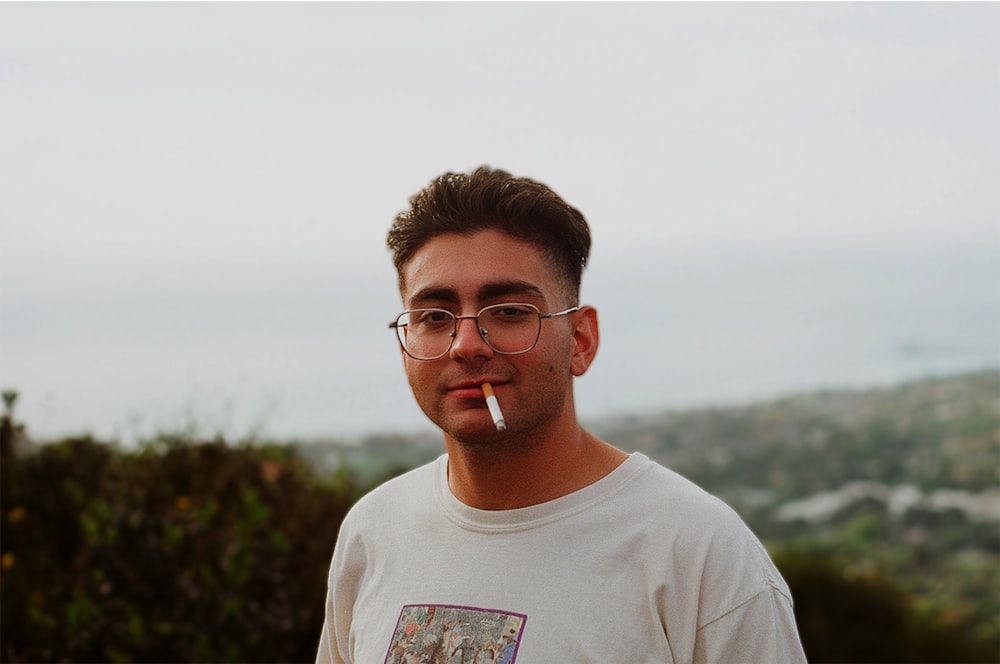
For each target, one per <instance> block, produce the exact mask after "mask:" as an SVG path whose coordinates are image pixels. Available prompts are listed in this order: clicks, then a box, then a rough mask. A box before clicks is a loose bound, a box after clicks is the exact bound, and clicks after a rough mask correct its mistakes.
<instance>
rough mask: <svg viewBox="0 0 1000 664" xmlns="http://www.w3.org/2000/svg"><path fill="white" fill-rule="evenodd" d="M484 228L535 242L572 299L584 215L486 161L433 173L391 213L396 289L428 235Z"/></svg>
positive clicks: (576, 291)
mask: <svg viewBox="0 0 1000 664" xmlns="http://www.w3.org/2000/svg"><path fill="white" fill-rule="evenodd" d="M486 229H496V230H501V231H503V232H505V233H507V234H509V235H511V236H512V237H515V238H518V239H519V240H524V241H525V242H528V243H530V244H532V245H534V246H535V247H537V248H538V249H539V250H540V251H541V252H542V255H543V256H544V257H545V258H546V260H547V261H548V262H549V263H551V264H552V265H553V266H554V267H555V268H556V269H557V271H558V274H559V275H560V276H561V277H562V280H563V282H564V284H565V288H566V295H567V296H568V297H569V298H570V299H572V300H573V302H572V304H576V300H578V299H579V296H580V281H581V278H582V277H583V268H584V267H585V266H586V264H587V258H588V256H589V255H590V228H589V227H588V226H587V221H586V220H585V219H584V218H583V215H582V214H581V213H580V211H579V210H577V209H576V208H574V207H572V206H571V205H569V204H568V203H566V201H564V200H563V199H562V198H560V197H559V195H558V194H556V193H555V192H554V191H552V190H551V189H549V188H548V187H547V186H545V185H544V184H542V183H540V182H536V181H534V180H530V179H528V178H515V177H514V176H512V175H511V174H510V173H508V172H506V171H502V170H499V169H493V168H489V167H488V166H480V167H479V168H477V169H476V170H475V171H473V172H472V173H469V174H465V173H445V174H444V175H441V176H439V177H438V178H436V179H434V180H433V181H432V182H431V183H430V184H429V185H428V186H427V187H426V188H424V189H423V190H422V191H420V192H418V193H417V194H416V195H414V196H413V197H412V198H410V209H408V210H405V211H403V212H400V213H399V214H398V215H396V219H395V221H394V222H393V224H392V227H391V228H390V229H389V234H388V237H387V238H386V239H387V244H388V245H389V249H390V250H391V251H392V260H393V263H395V265H396V273H397V275H398V277H399V288H400V291H403V290H405V283H404V279H403V268H404V267H405V265H406V263H407V261H409V260H410V258H411V257H412V256H413V254H414V253H416V251H417V250H418V249H420V247H422V246H423V245H424V244H425V243H426V242H427V241H428V240H431V239H433V238H435V237H437V236H439V235H444V234H446V233H458V234H462V235H471V234H472V233H475V232H477V231H481V230H486Z"/></svg>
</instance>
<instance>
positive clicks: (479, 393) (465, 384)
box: [447, 378, 503, 405]
mask: <svg viewBox="0 0 1000 664" xmlns="http://www.w3.org/2000/svg"><path fill="white" fill-rule="evenodd" d="M483 383H492V385H493V387H494V388H497V387H499V386H501V385H503V383H502V382H499V381H493V380H490V379H488V378H483V379H482V380H474V381H462V382H460V383H455V384H454V385H452V386H451V387H449V388H448V389H447V392H448V395H449V396H452V397H455V398H456V399H476V400H478V401H482V402H484V405H485V400H484V398H483Z"/></svg>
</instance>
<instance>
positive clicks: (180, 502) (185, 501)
mask: <svg viewBox="0 0 1000 664" xmlns="http://www.w3.org/2000/svg"><path fill="white" fill-rule="evenodd" d="M190 508H191V499H190V498H188V497H187V496H177V500H175V501H174V509H175V510H177V511H178V512H187V511H188V510H189V509H190Z"/></svg>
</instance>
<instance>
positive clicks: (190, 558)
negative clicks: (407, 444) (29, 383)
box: [2, 420, 359, 662]
mask: <svg viewBox="0 0 1000 664" xmlns="http://www.w3.org/2000/svg"><path fill="white" fill-rule="evenodd" d="M5 433H6V435H5V437H6V438H9V437H10V434H11V433H12V427H11V426H10V423H9V420H8V422H7V423H6V432H5ZM9 442H10V441H9V440H7V441H5V447H8V448H9V446H8V443H9ZM7 451H8V452H10V450H9V449H8V450H7ZM5 457H6V458H4V460H3V463H4V468H3V470H4V473H3V474H4V476H3V531H2V532H3V542H2V545H3V571H2V575H3V576H2V599H3V604H2V635H3V646H2V658H3V660H4V661H11V662H26V661H30V662H36V661H91V662H93V661H109V662H123V661H141V662H167V661H169V662H181V661H187V662H209V661H213V662H214V661H229V662H278V661H281V662H287V661H308V660H311V659H312V658H313V657H314V656H315V649H316V644H317V643H318V639H319V632H320V627H321V625H322V620H323V610H324V596H325V590H326V588H325V579H326V572H327V566H328V564H329V559H330V554H331V552H332V550H333V544H334V540H335V538H336V533H337V530H338V528H339V526H340V521H341V519H342V518H343V516H344V514H345V513H346V511H347V509H348V508H349V506H350V505H351V503H352V501H353V500H354V498H355V497H356V496H357V494H358V491H359V490H358V488H357V487H354V486H353V485H352V484H351V482H350V481H349V478H346V477H343V476H341V477H338V478H336V481H334V480H333V479H331V480H330V481H319V480H318V479H317V478H315V477H314V476H312V475H311V474H310V473H309V472H308V471H307V470H305V469H304V468H303V467H302V464H301V463H300V462H299V460H298V459H297V458H296V457H295V455H294V454H292V453H291V452H290V451H289V449H288V448H286V447H278V446H270V447H267V446H265V447H250V446H242V447H230V446H227V445H226V444H224V443H223V442H222V441H218V440H216V441H196V440H190V439H187V438H185V437H163V438H160V439H158V440H156V441H154V442H152V443H149V444H147V445H146V446H145V447H144V448H143V449H142V450H140V451H136V452H126V451H121V450H118V449H115V448H114V447H112V446H109V445H106V444H101V443H99V442H97V441H94V440H92V439H90V438H79V439H73V440H65V441H61V442H59V443H53V444H47V445H43V446H41V447H40V448H39V449H38V450H36V451H34V452H32V453H30V454H25V455H17V456H12V455H10V454H5Z"/></svg>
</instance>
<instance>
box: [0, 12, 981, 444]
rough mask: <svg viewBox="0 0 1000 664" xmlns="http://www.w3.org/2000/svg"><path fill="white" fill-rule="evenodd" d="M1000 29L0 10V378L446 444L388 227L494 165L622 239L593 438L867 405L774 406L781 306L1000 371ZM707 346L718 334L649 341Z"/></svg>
mask: <svg viewBox="0 0 1000 664" xmlns="http://www.w3.org/2000/svg"><path fill="white" fill-rule="evenodd" d="M997 34H1000V5H997V4H996V3H972V4H959V3H877V4H876V3H864V4H851V3H832V4H830V3H823V4H819V3H801V4H800V3H778V4H765V3H748V4H723V3H707V4H701V3H695V4H692V3H683V4H659V3H638V4H625V3H614V4H603V3H585V4H576V3H554V4H536V3H502V4H485V3H469V4H466V3H443V4H423V3H402V4H395V3H362V4H351V3H330V4H327V3H304V4H290V3H278V4H264V3H252V4H241V3H213V4H202V3H166V4H161V3H155V4H153V3H109V4H89V3H69V4H59V3H24V4H21V3H8V2H3V3H0V155H2V156H0V282H2V286H0V288H2V290H0V386H3V387H5V388H16V389H18V390H19V391H20V392H21V394H22V400H21V407H20V408H19V413H20V414H21V416H22V419H24V420H26V421H27V423H28V425H29V427H30V428H32V429H33V430H35V431H38V432H40V433H43V434H63V433H66V432H72V431H81V430H91V431H95V432H98V433H104V434H107V435H116V436H127V435H128V434H129V433H130V432H132V433H135V432H139V431H148V430H150V429H151V428H157V427H164V426H175V425H178V424H179V423H180V421H181V420H183V419H184V418H191V419H194V420H198V421H199V422H201V423H202V424H203V425H205V426H207V427H209V428H211V427H218V428H228V429H230V430H232V431H235V432H237V433H239V432H245V431H248V430H250V429H253V428H254V427H257V428H258V429H260V430H264V431H267V432H269V433H271V434H273V435H278V436H284V435H313V434H321V433H335V432H338V431H349V432H360V431H365V430H378V429H380V428H394V427H398V428H406V427H413V426H419V425H420V423H422V422H423V420H422V417H421V416H420V414H419V413H418V412H417V410H416V407H415V405H413V401H412V397H410V395H409V392H408V388H407V387H406V385H405V380H404V379H403V377H402V372H401V370H400V366H399V358H398V354H397V352H396V349H395V348H394V347H392V345H391V342H392V337H391V335H390V334H389V333H388V332H387V331H386V330H385V322H386V321H388V320H389V319H391V318H392V317H393V316H394V315H395V313H396V312H397V310H398V308H399V299H398V294H397V293H396V291H395V282H394V275H393V273H392V268H391V263H390V261H389V258H388V255H387V252H386V250H385V248H384V237H385V231H386V229H387V227H388V224H389V223H390V221H391V219H392V217H393V216H394V215H395V214H396V213H397V212H398V211H399V210H401V209H402V208H404V207H405V206H406V203H407V199H408V198H409V196H410V195H411V194H413V193H414V192H416V191H417V190H418V189H420V188H421V187H422V186H424V185H425V184H426V183H427V182H428V181H429V180H430V179H432V178H433V177H434V176H436V175H438V174H439V173H441V172H444V171H447V170H468V169H470V168H473V167H475V166H477V165H479V164H483V163H487V164H491V165H494V166H498V167H502V168H505V169H507V170H510V171H512V172H514V173H515V174H518V175H526V176H530V177H533V178H536V179H539V180H542V181H543V182H546V183H548V184H549V185H551V186H552V187H553V188H554V189H555V190H556V191H557V192H559V193H560V194H561V195H563V196H564V197H565V198H566V199H567V200H568V201H570V202H571V203H572V204H574V205H575V206H577V207H578V208H579V209H581V210H582V211H583V212H584V214H585V215H586V217H587V218H588V220H589V221H590V223H591V225H592V227H593V231H594V237H595V249H594V254H593V258H592V265H591V268H590V270H589V272H588V274H587V275H586V276H585V286H584V294H585V297H591V298H592V299H593V300H594V301H593V302H592V303H593V304H596V305H597V306H598V308H599V309H600V310H601V311H602V317H603V321H602V322H603V324H604V328H605V343H604V346H603V347H602V351H601V357H600V358H599V360H598V364H596V365H595V369H594V371H593V372H592V375H589V376H587V377H585V378H584V379H583V382H581V385H580V388H579V389H580V390H581V392H582V395H581V404H582V407H581V409H582V410H583V411H584V412H583V414H584V415H585V416H586V415H588V414H600V413H604V412H605V411H615V412H617V411H621V410H624V409H627V408H630V407H632V406H635V407H641V408H652V407H658V406H660V405H675V404H683V403H686V402H697V401H710V400H712V399H713V398H719V399H727V398H738V397H740V396H747V397H752V396H756V395H759V394H761V393H765V392H767V391H768V390H781V389H786V388H794V387H800V386H808V385H811V384H820V383H824V382H829V381H830V380H834V381H836V380H840V381H841V382H844V377H843V376H840V377H839V378H838V375H837V374H836V372H831V373H829V374H828V375H824V374H823V371H829V366H827V367H825V368H822V367H820V366H819V365H811V364H808V363H807V362H804V361H802V362H791V361H789V363H788V366H787V367H786V378H787V380H784V382H783V381H782V380H777V379H774V380H773V381H771V382H768V380H767V376H765V374H766V373H767V370H766V367H767V366H768V365H769V364H773V361H772V360H773V358H762V359H760V360H759V361H760V364H757V363H756V362H752V361H750V359H751V358H752V357H754V355H755V353H757V352H758V347H759V348H764V346H767V347H768V348H770V349H772V350H770V351H768V352H774V351H773V349H774V348H777V347H780V346H782V345H783V344H786V342H785V341H783V340H780V339H779V338H778V337H779V336H780V335H789V334H792V332H790V331H789V325H788V324H787V321H784V320H783V321H782V322H780V323H778V322H775V323H774V325H773V327H774V329H770V328H769V331H761V332H760V335H759V338H760V339H764V337H765V336H767V335H770V336H767V338H768V339H770V341H768V342H767V344H765V343H764V342H763V341H760V342H759V343H757V344H756V345H755V344H754V343H749V342H747V341H746V340H747V339H748V338H750V337H749V336H747V335H745V334H740V333H739V332H740V330H732V329H730V330H728V331H727V330H726V328H727V327H730V328H731V327H734V326H743V325H745V324H746V321H748V320H751V319H753V316H754V312H759V311H760V309H759V307H760V305H761V303H762V302H767V301H768V298H767V293H765V292H762V290H761V289H762V288H766V289H771V291H770V292H772V293H773V294H774V295H775V296H776V297H777V298H778V299H780V300H781V301H783V302H791V301H793V300H794V301H795V302H799V305H802V303H804V302H806V300H810V301H815V302H818V303H819V304H816V305H815V306H816V307H818V309H819V310H822V311H825V312H827V313H828V314H829V312H832V311H836V307H837V306H841V305H844V302H843V301H844V300H846V299H850V300H851V301H852V302H857V300H858V298H859V297H860V298H862V299H864V297H866V296H865V294H866V293H874V294H870V299H867V300H865V301H864V302H862V303H861V305H859V306H860V307H861V309H864V308H866V307H867V309H866V310H867V311H869V312H872V311H876V310H879V309H884V308H885V306H886V304H887V303H890V304H891V303H898V302H900V301H901V298H902V300H906V299H907V297H910V299H912V300H913V302H912V304H913V305H914V307H918V306H919V307H922V308H921V311H923V312H924V313H922V314H920V316H926V317H927V318H926V320H931V319H934V320H938V319H942V318H950V319H951V320H952V321H954V325H953V326H952V328H951V329H948V330H944V329H942V330H941V331H939V332H938V331H935V332H933V333H928V334H925V335H924V336H921V333H920V332H919V331H914V333H913V335H911V336H910V337H906V338H904V337H903V336H901V335H902V334H903V333H902V332H898V330H897V328H893V329H894V330H896V331H893V332H892V333H891V334H890V333H888V332H887V333H886V335H888V336H886V337H885V338H886V339H890V338H891V339H892V340H894V341H893V342H894V343H895V341H899V342H900V343H912V344H918V345H919V344H925V345H926V344H932V345H933V344H935V343H937V344H942V345H948V344H952V345H955V344H958V345H960V346H962V348H965V349H966V350H968V349H973V350H972V351H969V352H974V353H979V354H978V355H976V358H975V360H974V361H973V362H972V363H973V364H976V363H982V360H983V358H984V357H985V358H986V359H987V360H989V359H990V358H995V359H997V360H998V361H1000V352H997V349H996V347H995V346H993V345H991V344H990V342H989V339H990V338H991V336H992V334H993V332H998V333H1000V327H997V316H996V315H992V316H991V315H990V313H989V312H990V311H992V310H993V309H995V306H994V305H1000V300H998V297H997V296H996V294H995V293H994V291H995V290H997V289H996V288H990V287H989V286H988V281H989V280H990V279H992V278H993V277H997V276H1000V274H998V272H997V270H996V268H995V265H994V264H993V263H994V260H993V259H994V258H996V257H997V256H998V250H1000V228H998V219H1000V202H998V201H1000V197H998V195H997V184H996V183H997V182H1000V128H998V125H1000V123H998V122H997V120H996V118H997V117H1000V40H997V39H996V35H997ZM949 261H950V262H949ZM945 265H948V266H952V265H954V266H959V267H958V268H955V269H952V268H951V267H948V268H947V269H945V268H944V267H943V266H945ZM886 266H889V267H886ZM935 266H936V269H937V270H938V271H939V273H935V274H931V275H929V272H928V270H929V269H930V271H931V272H933V271H934V269H935ZM880 270H881V272H880ZM956 270H957V272H956ZM882 277H885V278H886V279H884V280H883V279H882ZM841 280H843V283H842V282H841ZM883 281H884V284H887V285H885V289H884V290H879V289H880V288H881V285H882V284H883ZM751 282H752V283H753V284H754V285H753V287H752V292H749V291H750V290H751V286H749V285H745V286H744V287H745V288H746V289H747V290H748V292H741V290H740V289H741V284H750V283H751ZM890 282H891V283H890ZM692 283H693V284H695V285H697V286H698V287H699V288H700V290H699V291H698V292H697V293H695V294H692V292H691V290H690V288H689V289H688V290H687V291H684V289H683V288H682V287H687V286H691V285H692ZM762 284H763V285H762ZM845 284H850V285H849V286H848V285H845ZM865 284H870V286H871V287H870V288H868V287H867V286H866V285H865ZM970 284H972V286H970ZM984 284H987V285H984ZM671 289H672V290H671ZM788 289H791V290H790V291H789V290H788ZM796 289H798V290H796ZM852 289H853V290H852ZM949 289H950V290H949ZM970 289H972V290H970ZM977 289H978V290H977ZM917 291H919V292H921V293H927V292H929V293H930V295H928V298H929V299H927V300H926V302H924V301H921V302H917V301H916V300H915V299H914V298H913V297H912V296H913V293H914V292H917ZM747 296H749V297H747ZM685 297H687V298H688V299H686V300H684V302H687V304H685V305H683V306H682V305H681V304H680V302H679V300H680V299H683V298H685ZM727 298H728V299H727ZM824 298H825V299H824ZM935 298H936V299H935ZM749 299H752V300H753V302H752V303H751V304H748V300H749ZM598 300H599V301H598ZM932 300H933V301H932ZM908 301H909V300H908ZM711 302H716V303H718V307H719V309H720V311H715V310H712V311H709V314H710V315H709V314H706V313H705V312H706V310H710V309H713V307H712V306H711V305H710V304H709V303H711ZM627 303H628V304H627ZM802 306H804V305H802ZM844 306H846V305H844ZM852 306H853V305H852ZM685 307H686V308H685ZM650 309H654V310H655V312H653V313H650V312H649V310H650ZM984 310H985V311H984ZM851 311H852V312H853V313H852V314H851V315H854V314H857V313H858V311H860V309H858V307H857V306H855V307H854V308H853V309H851ZM678 312H680V313H682V314H685V315H688V317H687V318H685V316H684V315H677V314H678ZM668 313H669V315H668ZM762 315H763V316H764V317H771V318H772V319H773V320H775V321H777V320H778V316H777V314H776V313H775V312H774V311H770V312H768V311H764V313H763V314H762ZM810 315H811V314H809V313H808V312H803V311H799V312H798V318H797V319H796V320H798V319H802V318H808V317H809V316H810ZM907 315H910V314H907ZM699 316H700V317H699ZM912 316H913V318H912V319H911V322H913V323H919V325H916V327H920V328H922V329H924V330H926V329H927V328H928V325H927V324H926V321H925V319H924V318H920V317H919V316H917V314H912ZM963 317H964V318H963ZM693 321H696V322H697V323H695V322H693ZM756 324H760V323H759V322H758V323H756ZM894 324H898V329H903V328H904V326H905V325H906V324H907V321H906V320H904V319H903V317H902V314H900V317H899V320H897V321H896V323H894ZM685 325H687V326H688V327H687V328H684V326H685ZM865 325H868V323H865ZM871 325H872V329H874V328H875V327H879V325H881V323H879V324H874V323H872V324H871ZM698 326H704V328H699V327H698ZM914 326H915V325H913V324H911V325H910V328H913V327H914ZM778 327H780V328H781V330H780V331H777V329H778ZM682 328H683V329H685V330H686V332H685V333H686V334H688V337H685V338H688V339H694V338H700V339H704V338H706V337H708V336H711V335H718V339H719V344H718V345H717V346H713V347H704V348H702V349H701V351H700V352H703V353H704V355H703V356H698V354H697V353H693V352H689V351H685V350H683V349H682V350H679V351H676V352H678V353H679V357H678V358H672V357H671V356H670V355H669V354H665V353H664V351H663V349H662V348H657V347H656V345H655V344H653V345H651V346H650V345H646V346H642V345H640V336H639V334H638V332H637V331H636V330H639V329H644V330H646V331H647V334H645V336H642V338H641V341H642V342H643V343H644V344H649V343H650V341H651V340H655V339H657V338H660V339H661V340H662V339H670V336H669V334H666V333H667V332H668V331H670V330H672V331H674V333H676V334H680V333H679V332H677V330H678V329H682ZM879 329H883V328H881V327H880V328H879ZM724 332H726V333H725V334H724ZM765 332H766V334H765ZM664 335H666V336H664ZM776 335H778V336H776ZM810 335H812V336H810ZM892 335H895V336H892ZM837 336H839V337H843V336H844V335H843V334H841V335H837ZM897 337H898V338H897ZM713 338H714V337H713ZM733 339H735V340H734V341H733V342H732V343H730V342H729V341H727V340H733ZM739 339H742V340H743V342H742V343H741V342H740V341H739ZM789 339H790V341H789V342H788V343H791V344H792V345H794V344H799V345H800V346H801V348H802V349H807V348H809V347H810V346H814V345H815V344H816V343H818V342H819V339H818V338H816V337H815V332H814V331H806V330H805V328H803V330H802V335H801V336H800V337H797V338H795V339H791V338H790V337H789ZM824 341H825V342H826V343H828V342H829V340H828V339H824ZM674 342H675V344H674V346H673V348H675V349H676V348H682V347H683V344H684V343H691V342H685V341H684V340H683V339H682V338H681V337H680V336H678V337H677V338H676V339H674ZM664 343H665V342H664ZM873 343H874V342H873ZM963 344H964V345H963ZM786 345H787V344H786ZM977 349H978V350H977ZM911 350H912V348H911ZM802 352H803V353H805V352H806V351H805V350H803V351H802ZM844 352H845V353H847V351H846V350H845V351H844ZM852 352H854V351H852ZM963 352H965V351H963ZM726 356H731V359H727V360H726V361H725V362H724V363H723V364H724V366H725V367H726V368H725V369H722V368H719V367H716V368H715V369H712V370H710V371H707V372H706V373H705V374H704V375H701V376H697V377H696V376H692V375H691V372H693V371H694V368H693V367H696V366H699V365H701V366H706V367H707V366H708V365H709V363H710V361H712V360H716V361H718V360H719V358H720V357H726ZM852 357H853V360H852V361H854V362H856V363H857V364H858V366H862V365H864V364H865V361H862V359H861V358H860V356H859V355H856V354H855V355H852ZM682 360H683V361H687V362H690V365H685V366H686V367H687V368H686V369H685V371H687V372H688V373H687V374H685V375H679V373H678V372H679V370H678V369H676V367H678V366H679V364H680V363H681V362H682ZM602 363H604V365H603V366H602ZM827 363H828V364H829V363H830V362H829V359H828V360H827ZM719 366H722V365H721V364H720V365H719ZM734 366H740V367H741V368H740V369H739V370H738V371H735V370H733V369H732V367H734ZM793 368H794V371H796V372H799V373H798V374H796V376H795V377H794V379H792V378H791V375H790V374H788V372H789V371H793ZM642 371H644V372H647V374H648V375H647V376H646V378H647V380H645V381H633V380H631V377H634V376H637V375H638V373H637V372H642ZM712 371H714V372H715V375H716V377H715V378H713V377H712V375H713V374H712ZM734 372H735V373H734ZM810 372H813V373H812V374H810ZM886 372H887V373H885V374H884V376H885V377H886V378H892V377H893V376H892V375H890V374H891V372H890V371H889V370H888V369H887V370H886ZM656 376H663V377H664V380H665V381H666V382H668V383H669V384H670V386H671V387H670V389H667V388H666V387H661V386H659V385H658V384H657V382H656ZM734 376H735V378H734ZM880 376H882V374H878V375H875V374H873V375H871V376H863V377H862V378H865V379H869V380H874V379H877V378H879V377H880ZM734 386H735V387H734ZM661 389H662V391H663V394H660V393H659V391H660V390H661ZM685 390H686V391H685ZM727 390H728V391H727ZM668 393H669V394H670V395H674V396H673V397H670V398H668ZM684 394H687V395H688V396H689V398H688V399H684V398H682V396H683V395H684Z"/></svg>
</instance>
